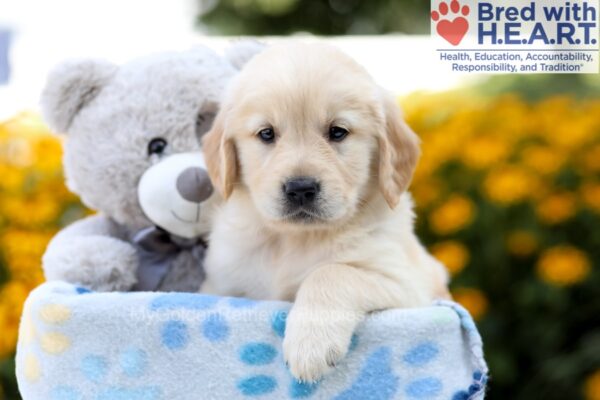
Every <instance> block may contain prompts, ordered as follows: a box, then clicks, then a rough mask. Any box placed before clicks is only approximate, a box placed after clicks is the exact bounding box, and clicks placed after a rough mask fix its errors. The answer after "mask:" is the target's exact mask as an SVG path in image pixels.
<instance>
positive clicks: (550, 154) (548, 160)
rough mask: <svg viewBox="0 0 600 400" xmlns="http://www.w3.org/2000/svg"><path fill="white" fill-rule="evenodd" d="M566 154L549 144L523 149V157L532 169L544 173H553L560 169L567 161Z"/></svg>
mask: <svg viewBox="0 0 600 400" xmlns="http://www.w3.org/2000/svg"><path fill="white" fill-rule="evenodd" d="M565 158H566V157H565V156H564V155H563V154H562V153H559V152H558V151H556V150H552V149H551V148H549V147H547V146H539V145H536V146H530V147H527V148H526V149H525V150H523V153H522V154H521V159H522V160H523V163H524V164H525V165H527V166H529V167H530V168H531V169H533V170H535V171H538V172H540V173H542V174H553V173H555V172H556V171H558V170H559V169H560V168H561V167H562V166H563V164H564V162H565Z"/></svg>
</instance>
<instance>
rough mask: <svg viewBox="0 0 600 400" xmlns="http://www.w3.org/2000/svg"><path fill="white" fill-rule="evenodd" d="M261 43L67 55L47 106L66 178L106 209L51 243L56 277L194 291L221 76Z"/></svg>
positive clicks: (87, 200)
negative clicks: (121, 56) (60, 137)
mask: <svg viewBox="0 0 600 400" xmlns="http://www.w3.org/2000/svg"><path fill="white" fill-rule="evenodd" d="M260 49H261V46H260V45H258V44H257V43H254V42H238V43H237V44H234V45H233V46H231V47H230V49H229V50H228V51H227V52H226V56H225V57H222V56H219V55H218V54H216V53H215V52H213V51H212V50H210V49H208V48H205V47H197V48H194V49H193V50H190V51H186V52H180V53H162V54H157V55H154V56H149V57H145V58H141V59H138V60H135V61H132V62H129V63H127V64H125V65H122V66H116V65H113V64H111V63H108V62H105V61H100V60H78V61H70V62H65V63H63V64H62V65H59V66H58V67H56V68H55V69H54V70H53V71H52V72H51V73H50V75H49V77H48V81H47V84H46V87H45V89H44V91H43V93H42V101H41V104H42V111H43V115H44V117H45V119H46V121H47V123H48V124H49V125H50V127H51V128H52V129H53V130H55V131H57V132H60V133H65V134H66V135H67V139H66V141H65V146H64V150H65V153H64V160H63V161H64V169H65V174H66V178H67V186H68V187H69V188H70V190H72V191H73V192H74V193H76V194H77V195H79V196H80V197H81V200H82V201H83V203H84V204H85V205H86V206H88V207H89V208H91V209H94V210H97V211H98V213H97V214H95V215H92V216H90V217H87V218H85V219H83V220H80V221H77V222H75V223H73V224H72V225H70V226H68V227H66V228H65V229H63V230H62V231H60V232H59V233H58V234H57V235H56V236H55V237H54V239H53V240H52V241H51V242H50V244H49V245H48V248H47V249H46V253H45V254H44V257H43V268H44V273H45V275H46V278H47V279H48V280H55V279H60V280H65V281H68V282H71V283H76V284H80V285H84V286H86V287H88V288H91V289H93V290H98V291H113V290H115V291H125V290H160V291H197V290H198V288H199V286H200V284H201V282H202V280H203V278H204V271H203V269H202V259H203V255H204V248H205V244H204V242H203V238H204V237H205V236H206V235H207V233H208V231H209V228H210V215H211V214H212V213H211V211H210V210H211V208H212V207H214V206H215V205H216V203H218V201H219V199H218V195H217V194H216V193H213V190H212V185H211V183H210V180H209V178H208V175H207V173H206V170H205V165H204V161H203V158H202V154H201V151H200V150H201V149H200V139H201V137H202V135H203V134H204V133H206V132H207V131H208V130H209V128H210V126H211V123H212V120H213V117H214V115H215V113H216V112H217V110H218V106H219V101H220V98H221V94H222V92H223V90H224V88H225V85H226V84H227V82H228V81H229V79H231V78H232V77H233V76H234V75H235V73H236V72H237V70H238V69H239V68H241V66H242V65H243V64H244V63H245V62H246V61H247V60H248V59H250V58H251V57H252V56H253V55H254V54H255V53H256V52H258V51H260Z"/></svg>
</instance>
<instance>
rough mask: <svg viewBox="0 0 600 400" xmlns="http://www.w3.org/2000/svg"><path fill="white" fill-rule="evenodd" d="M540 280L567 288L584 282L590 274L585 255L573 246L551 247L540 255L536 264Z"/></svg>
mask: <svg viewBox="0 0 600 400" xmlns="http://www.w3.org/2000/svg"><path fill="white" fill-rule="evenodd" d="M536 267H537V273H538V275H539V276H540V278H541V279H542V280H544V281H545V282H548V283H550V284H552V285H556V286H569V285H573V284H576V283H578V282H581V281H582V280H584V279H585V278H586V277H587V276H588V274H589V272H590V261H589V259H588V257H587V255H586V254H585V253H584V252H583V251H581V250H579V249H577V248H576V247H573V246H568V245H561V246H556V247H552V248H550V249H548V250H546V251H544V252H543V253H542V255H541V256H540V258H539V260H538V262H537V266H536Z"/></svg>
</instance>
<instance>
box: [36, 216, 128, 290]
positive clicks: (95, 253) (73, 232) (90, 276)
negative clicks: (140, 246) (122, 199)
mask: <svg viewBox="0 0 600 400" xmlns="http://www.w3.org/2000/svg"><path fill="white" fill-rule="evenodd" d="M42 265H43V269H44V274H45V276H46V279H48V280H64V281H67V282H71V283H75V284H79V285H83V286H86V287H88V288H90V289H92V290H97V291H121V290H129V289H131V287H132V286H133V285H134V284H135V283H136V282H137V279H136V270H137V266H138V256H137V253H136V250H135V248H134V247H133V246H132V245H131V244H130V243H129V242H127V241H126V240H125V236H124V234H123V232H121V229H120V228H119V226H118V225H117V224H116V223H114V222H113V221H112V220H111V219H109V218H107V217H105V216H103V215H93V216H90V217H87V218H85V219H83V220H80V221H77V222H75V223H73V224H72V225H70V226H68V227H66V228H64V229H63V230H62V231H60V232H59V233H58V234H57V235H56V236H55V237H54V238H53V239H52V240H51V241H50V243H49V245H48V247H47V249H46V253H45V254H44V256H43V259H42Z"/></svg>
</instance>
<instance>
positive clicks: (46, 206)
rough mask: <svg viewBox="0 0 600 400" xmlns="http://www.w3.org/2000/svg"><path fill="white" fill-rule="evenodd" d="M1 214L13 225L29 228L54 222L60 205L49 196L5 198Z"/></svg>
mask: <svg viewBox="0 0 600 400" xmlns="http://www.w3.org/2000/svg"><path fill="white" fill-rule="evenodd" d="M2 208H3V212H4V213H5V215H6V217H7V218H8V219H9V220H11V221H12V222H13V223H15V224H18V225H21V226H25V227H29V226H36V225H43V224H47V223H50V222H52V221H54V220H55V219H56V218H57V217H58V214H59V212H60V204H59V203H58V202H57V201H56V200H55V199H53V198H52V197H51V195H50V194H40V195H36V196H32V197H26V198H23V197H7V198H6V199H4V202H3V205H2Z"/></svg>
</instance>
